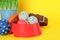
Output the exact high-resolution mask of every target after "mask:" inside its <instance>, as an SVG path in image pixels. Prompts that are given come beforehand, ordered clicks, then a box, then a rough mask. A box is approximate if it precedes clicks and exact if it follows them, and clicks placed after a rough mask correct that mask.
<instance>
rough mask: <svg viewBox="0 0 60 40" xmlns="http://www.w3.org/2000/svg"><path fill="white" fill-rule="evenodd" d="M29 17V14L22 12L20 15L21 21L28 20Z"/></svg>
mask: <svg viewBox="0 0 60 40" xmlns="http://www.w3.org/2000/svg"><path fill="white" fill-rule="evenodd" d="M28 17H29V15H28V13H26V12H24V11H22V12H21V13H20V14H19V19H20V20H26V19H27V18H28Z"/></svg>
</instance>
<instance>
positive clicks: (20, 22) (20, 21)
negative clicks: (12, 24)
mask: <svg viewBox="0 0 60 40" xmlns="http://www.w3.org/2000/svg"><path fill="white" fill-rule="evenodd" d="M17 24H27V21H25V20H19V21H18V22H17Z"/></svg>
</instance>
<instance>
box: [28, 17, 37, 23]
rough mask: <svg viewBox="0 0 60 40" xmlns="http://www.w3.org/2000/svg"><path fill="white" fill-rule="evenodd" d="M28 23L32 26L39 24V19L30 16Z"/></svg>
mask: <svg viewBox="0 0 60 40" xmlns="http://www.w3.org/2000/svg"><path fill="white" fill-rule="evenodd" d="M27 21H28V22H29V23H30V24H35V23H38V19H37V18H36V17H35V16H30V17H29V18H28V19H27Z"/></svg>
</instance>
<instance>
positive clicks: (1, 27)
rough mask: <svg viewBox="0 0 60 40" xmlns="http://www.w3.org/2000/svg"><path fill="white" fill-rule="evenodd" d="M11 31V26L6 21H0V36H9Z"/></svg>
mask: <svg viewBox="0 0 60 40" xmlns="http://www.w3.org/2000/svg"><path fill="white" fill-rule="evenodd" d="M9 31H10V24H9V23H8V22H7V21H6V20H0V35H3V34H7V33H8V32H9Z"/></svg>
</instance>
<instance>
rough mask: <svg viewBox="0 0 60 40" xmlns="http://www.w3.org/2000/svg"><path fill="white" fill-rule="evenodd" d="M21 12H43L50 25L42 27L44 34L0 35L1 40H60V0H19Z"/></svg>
mask: <svg viewBox="0 0 60 40" xmlns="http://www.w3.org/2000/svg"><path fill="white" fill-rule="evenodd" d="M18 2H19V12H20V11H26V12H28V13H30V12H32V13H37V14H42V15H44V16H46V17H47V18H48V26H43V27H41V29H42V35H40V36H37V37H32V38H16V37H14V36H13V35H6V36H0V40H60V0H19V1H18Z"/></svg>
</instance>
